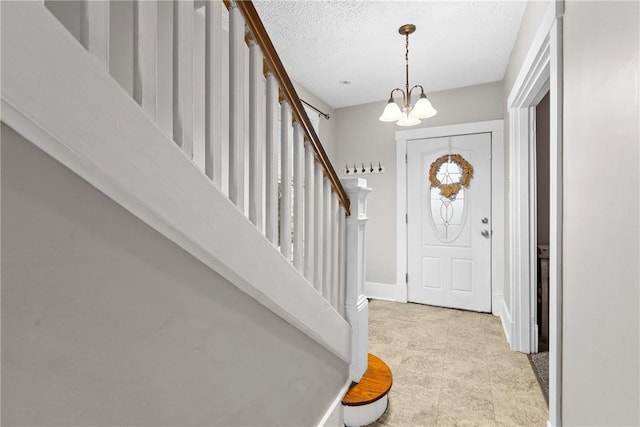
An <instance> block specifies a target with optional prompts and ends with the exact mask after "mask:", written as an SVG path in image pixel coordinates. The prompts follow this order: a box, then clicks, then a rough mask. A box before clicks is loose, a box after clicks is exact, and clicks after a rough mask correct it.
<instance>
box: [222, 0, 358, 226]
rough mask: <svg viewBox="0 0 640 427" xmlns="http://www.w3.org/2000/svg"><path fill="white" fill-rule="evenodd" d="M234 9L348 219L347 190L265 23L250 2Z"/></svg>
mask: <svg viewBox="0 0 640 427" xmlns="http://www.w3.org/2000/svg"><path fill="white" fill-rule="evenodd" d="M233 5H235V6H237V7H238V9H239V10H240V12H241V13H242V15H243V16H244V19H245V21H246V24H247V26H248V27H249V29H250V31H251V34H252V36H253V39H254V40H255V42H256V43H257V44H258V45H259V46H260V47H261V48H262V54H263V55H264V58H265V61H267V64H268V66H269V69H270V71H271V72H272V73H273V75H274V76H275V78H276V79H277V80H278V83H279V84H280V89H281V90H282V92H283V93H284V97H285V99H286V100H287V101H288V102H289V104H290V105H291V109H292V110H293V113H294V114H295V117H296V119H297V120H298V122H299V123H300V124H301V125H302V128H303V129H304V132H305V134H306V136H307V138H308V139H309V143H310V144H311V146H312V147H313V150H314V151H315V153H316V157H317V158H318V160H319V161H320V163H321V164H322V167H323V168H324V170H325V174H326V175H327V177H328V178H329V180H330V181H331V187H332V188H333V191H335V192H336V194H337V195H338V199H339V200H340V204H341V205H342V206H343V207H344V209H345V212H346V215H347V216H349V215H350V210H349V204H350V203H349V197H348V196H347V192H346V191H345V190H344V187H343V186H342V183H341V182H340V180H339V179H338V175H337V174H336V171H335V169H334V168H333V166H332V165H331V162H330V161H329V157H327V153H326V152H325V151H324V148H323V147H322V144H321V143H320V138H318V135H317V134H316V131H315V130H314V129H313V125H312V124H311V120H309V116H307V112H306V111H305V109H304V107H303V106H302V102H300V97H298V94H297V92H296V90H295V88H294V87H293V83H291V79H290V78H289V75H288V74H287V71H286V70H285V68H284V65H282V61H280V57H279V56H278V53H277V52H276V50H275V48H274V47H273V43H271V39H270V38H269V35H268V34H267V30H266V29H265V28H264V25H263V24H262V20H261V19H260V16H259V15H258V11H257V10H256V8H255V6H254V5H253V2H252V1H251V0H236V1H235V2H233V3H232V5H231V6H232V7H233Z"/></svg>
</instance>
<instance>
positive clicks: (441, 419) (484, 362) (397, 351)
mask: <svg viewBox="0 0 640 427" xmlns="http://www.w3.org/2000/svg"><path fill="white" fill-rule="evenodd" d="M369 321H370V332H369V340H370V344H369V351H370V352H371V353H374V354H376V355H377V356H379V357H381V358H382V359H383V360H384V361H385V362H386V363H387V364H388V365H389V366H390V367H391V369H392V374H393V386H392V388H391V392H390V394H389V400H390V403H389V408H388V410H387V412H386V413H385V414H384V416H383V417H382V418H381V419H380V420H378V422H376V423H374V424H372V426H376V427H378V426H391V427H413V426H420V427H423V426H436V425H437V426H443V427H453V426H527V427H528V426H531V427H534V426H538V425H539V426H544V425H545V423H546V420H547V418H548V412H547V406H546V403H545V401H544V397H543V395H542V392H541V391H540V389H539V386H538V384H537V380H536V378H535V375H534V373H533V370H532V368H531V366H530V364H529V361H528V359H527V357H526V355H524V354H522V353H517V352H512V351H511V349H510V348H509V345H508V344H507V342H506V339H505V337H504V332H503V329H502V324H501V322H500V319H499V318H497V317H495V316H493V315H491V314H484V313H474V312H468V311H463V310H452V309H446V308H441V307H433V306H428V305H421V304H402V303H394V302H389V301H376V300H373V301H371V302H370V305H369Z"/></svg>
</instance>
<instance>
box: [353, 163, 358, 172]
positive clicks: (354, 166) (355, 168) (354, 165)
mask: <svg viewBox="0 0 640 427" xmlns="http://www.w3.org/2000/svg"><path fill="white" fill-rule="evenodd" d="M353 173H358V168H357V167H356V164H355V163H354V164H353Z"/></svg>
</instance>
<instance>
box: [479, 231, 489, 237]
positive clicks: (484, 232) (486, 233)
mask: <svg viewBox="0 0 640 427" xmlns="http://www.w3.org/2000/svg"><path fill="white" fill-rule="evenodd" d="M480 234H482V235H483V236H484V237H487V238H488V237H489V230H482V233H480Z"/></svg>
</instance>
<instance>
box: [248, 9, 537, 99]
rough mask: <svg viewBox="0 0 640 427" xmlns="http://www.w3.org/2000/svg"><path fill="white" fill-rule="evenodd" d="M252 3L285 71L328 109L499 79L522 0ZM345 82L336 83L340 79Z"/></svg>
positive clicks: (518, 24)
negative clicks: (395, 92) (394, 92)
mask: <svg viewBox="0 0 640 427" xmlns="http://www.w3.org/2000/svg"><path fill="white" fill-rule="evenodd" d="M254 3H255V5H256V9H257V10H258V13H259V14H260V17H261V18H262V21H263V22H264V25H265V27H266V28H267V31H268V33H269V35H270V37H271V39H272V41H273V44H274V45H275V48H276V50H277V51H278V54H279V55H280V58H281V59H282V62H283V63H284V65H285V68H286V69H287V72H288V73H289V75H290V76H291V78H292V79H293V80H295V81H296V82H298V83H300V84H302V85H303V86H305V87H306V88H307V89H309V90H310V91H311V92H313V93H314V94H316V95H317V96H319V97H320V98H321V99H323V100H324V101H325V102H327V103H328V104H329V105H331V106H332V107H334V108H339V107H345V106H350V105H358V104H363V103H367V102H373V101H380V100H384V99H386V98H387V97H388V96H389V92H390V91H391V89H393V88H395V87H404V53H405V52H404V49H405V40H404V37H403V36H401V35H400V34H398V28H399V27H400V26H401V25H403V24H407V23H412V24H415V25H416V27H417V30H416V32H415V33H413V34H412V35H411V36H410V37H409V83H410V84H411V85H414V84H421V85H423V86H424V88H425V90H426V91H427V92H433V91H438V90H444V89H451V88H456V87H463V86H469V85H475V84H481V83H488V82H494V81H499V80H502V78H503V77H504V72H505V70H506V67H507V62H508V60H509V55H510V53H511V49H512V48H513V44H514V42H515V38H516V35H517V33H518V28H519V26H520V21H521V19H522V14H523V13H524V8H525V4H526V2H525V1H391V0H390V1H353V0H349V1H281V0H279V1H273V0H255V1H254ZM344 80H347V81H350V82H351V84H348V85H345V84H341V83H340V82H341V81H344Z"/></svg>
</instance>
